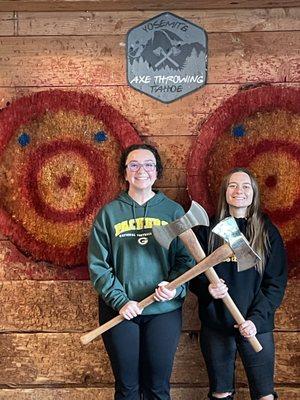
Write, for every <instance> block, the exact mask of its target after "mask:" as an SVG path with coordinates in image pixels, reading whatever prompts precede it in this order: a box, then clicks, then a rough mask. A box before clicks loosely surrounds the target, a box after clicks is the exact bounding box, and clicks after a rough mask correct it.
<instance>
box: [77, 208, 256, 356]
mask: <svg viewBox="0 0 300 400" xmlns="http://www.w3.org/2000/svg"><path fill="white" fill-rule="evenodd" d="M234 222H235V221H234ZM174 223H176V226H177V229H178V233H177V234H179V232H180V231H181V232H182V233H181V234H180V238H181V239H182V238H184V237H185V238H187V241H188V239H189V238H188V237H189V235H192V239H193V240H191V241H189V243H190V242H191V243H190V248H191V251H193V252H194V251H195V252H196V251H197V250H198V251H201V254H203V257H205V255H204V253H203V250H202V248H201V246H200V244H199V242H198V240H197V238H196V236H195V234H194V232H193V231H192V230H191V229H189V230H188V231H185V229H188V228H186V226H187V225H188V224H190V227H193V226H196V225H206V226H208V225H209V220H208V216H207V214H206V211H205V210H204V209H203V208H202V207H201V206H200V205H199V204H197V203H196V202H192V205H191V208H190V210H189V211H188V212H187V213H186V214H185V215H184V216H183V217H182V218H180V219H179V220H176V221H174ZM171 224H172V223H171ZM171 224H168V225H165V227H166V229H167V230H169V229H170V225H171ZM180 226H182V228H180ZM175 229H176V228H175ZM152 230H154V228H152ZM171 232H172V229H171V230H170V234H169V239H170V240H169V241H168V246H169V245H170V243H171V241H172V240H173V239H174V235H172V233H171ZM245 240H246V239H245ZM199 249H200V250H199ZM249 249H250V251H251V252H252V250H251V248H250V246H249ZM232 253H233V251H232V250H231V248H230V247H229V246H228V245H223V246H221V247H219V248H218V249H216V250H215V251H214V252H213V253H211V254H210V255H209V256H208V257H206V258H205V259H203V260H202V261H201V262H199V263H198V264H196V265H195V266H194V267H193V268H191V269H189V270H188V271H186V272H185V273H184V274H182V275H180V276H179V277H178V278H176V279H175V280H173V281H172V282H169V283H168V285H166V287H167V288H168V289H169V290H173V289H176V288H177V287H179V286H181V285H183V284H184V283H186V282H188V281H190V280H191V279H193V278H195V277H196V276H197V275H200V274H201V273H203V272H205V271H208V270H210V269H211V267H213V266H214V265H217V264H219V263H220V262H222V261H224V260H226V258H228V257H229V256H231V255H232ZM201 257H202V256H201ZM203 257H202V258H203ZM251 260H252V263H253V265H254V264H255V261H256V258H255V261H254V257H253V252H252V258H251ZM242 267H243V263H242ZM213 272H214V274H215V275H216V276H217V274H216V273H215V271H213ZM154 295H155V293H152V294H151V295H149V296H148V297H146V298H145V299H144V300H142V301H140V302H139V303H138V306H139V307H140V308H145V307H147V306H149V305H150V304H152V303H154V302H155V301H156V300H155V299H154ZM231 301H232V300H231ZM232 303H233V302H232ZM233 304H234V303H233ZM238 312H239V311H238ZM239 314H240V313H239ZM240 317H241V318H243V317H242V315H241V314H240ZM241 318H240V319H239V321H241ZM124 320H125V319H124V317H122V315H118V316H116V317H115V318H112V319H111V320H110V321H108V322H106V323H105V324H103V325H101V326H99V327H98V328H95V329H94V330H92V331H90V332H88V333H86V334H84V335H83V336H81V338H80V340H81V343H82V344H88V343H89V342H91V341H92V340H94V339H95V338H96V337H98V336H100V335H102V333H104V332H106V331H107V330H109V329H111V328H113V327H114V326H116V325H118V324H119V323H121V322H123V321H124ZM240 323H241V322H240ZM251 339H256V338H254V337H253V338H251ZM257 343H258V345H259V346H260V344H259V342H258V341H257ZM257 348H258V347H257Z"/></svg>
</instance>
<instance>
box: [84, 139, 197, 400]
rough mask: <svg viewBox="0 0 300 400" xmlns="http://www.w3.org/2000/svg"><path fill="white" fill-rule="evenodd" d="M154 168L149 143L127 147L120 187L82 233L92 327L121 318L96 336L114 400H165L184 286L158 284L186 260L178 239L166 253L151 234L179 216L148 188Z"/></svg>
mask: <svg viewBox="0 0 300 400" xmlns="http://www.w3.org/2000/svg"><path fill="white" fill-rule="evenodd" d="M162 170H163V167H162V163H161V159H160V156H159V154H158V152H157V150H156V149H155V148H154V147H153V146H150V145H147V144H137V145H132V146H130V147H128V148H127V149H126V150H125V151H124V152H123V154H122V157H121V160H120V173H121V175H122V177H124V178H125V180H126V181H127V183H128V190H127V191H126V192H124V193H121V194H120V196H119V197H118V198H117V199H116V200H114V201H112V202H111V203H109V204H107V205H106V206H105V207H103V208H102V209H101V210H100V212H99V214H98V216H97V217H96V220H95V222H94V225H93V228H92V232H91V236H90V242H89V270H90V276H91V280H92V282H93V285H94V287H95V288H96V290H97V292H98V293H99V308H100V324H103V323H105V322H107V321H108V320H110V319H112V318H113V317H115V316H116V315H118V314H120V315H122V316H123V317H124V318H125V321H123V322H122V323H121V324H119V325H117V326H115V327H114V328H112V329H110V330H109V331H107V332H105V333H104V334H103V340H104V345H105V348H106V350H107V353H108V355H109V358H110V362H111V366H112V370H113V373H114V377H115V397H114V398H115V399H116V400H118V399H130V400H138V399H144V400H146V399H147V400H152V399H153V400H154V399H161V400H167V399H170V383H169V381H170V375H171V371H172V365H173V359H174V355H175V351H176V348H177V344H178V340H179V337H180V332H181V306H182V303H183V300H184V297H185V295H186V287H185V286H181V287H179V288H177V289H176V290H168V289H167V288H166V287H165V285H166V284H167V283H168V281H172V280H173V279H175V278H176V277H178V276H179V275H181V274H182V273H184V272H185V271H186V270H187V269H188V268H189V267H190V266H191V264H192V260H191V258H190V257H189V255H188V254H187V252H186V250H185V248H184V246H183V244H182V243H181V242H180V240H179V239H177V240H174V242H173V243H172V244H171V247H170V249H169V250H166V249H164V248H162V247H161V246H160V245H159V244H158V243H157V242H156V241H155V239H154V237H153V235H152V229H151V228H152V226H153V225H163V224H167V223H169V222H171V221H174V220H175V219H177V218H180V217H181V216H182V215H183V214H184V211H183V209H182V207H181V206H180V205H179V204H177V203H175V202H174V201H172V200H170V199H169V198H167V197H166V196H165V195H164V194H163V193H161V192H159V191H156V190H154V189H153V184H154V182H155V181H156V179H157V178H160V177H161V175H162ZM153 292H155V299H156V302H155V303H153V304H151V305H150V306H149V307H147V308H145V309H144V310H142V309H140V308H139V306H138V302H139V301H141V300H142V299H144V298H145V297H147V296H148V295H150V294H151V293H153Z"/></svg>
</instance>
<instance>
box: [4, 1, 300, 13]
mask: <svg viewBox="0 0 300 400" xmlns="http://www.w3.org/2000/svg"><path fill="white" fill-rule="evenodd" d="M297 5H298V1H297V0H285V1H283V0H272V1H269V0H237V1H234V2H233V1H231V0H202V1H201V2H199V1H197V0H186V1H185V0H175V1H173V0H165V1H164V2H163V3H162V2H159V1H153V0H144V1H143V2H142V3H141V2H140V1H138V0H133V1H130V0H118V1H110V0H75V1H74V0H71V1H70V0H65V1H64V0H60V1H54V2H53V1H46V0H2V1H1V10H3V11H7V10H8V11H11V10H12V11H32V10H33V11H66V10H68V11H72V10H84V11H88V10H99V11H138V10H157V11H165V10H168V9H177V10H181V9H183V10H191V9H198V10H201V9H207V8H210V9H223V8H225V9H226V8H229V9H235V8H252V9H253V8H260V7H261V8H265V7H266V8H274V7H282V6H285V7H293V6H297Z"/></svg>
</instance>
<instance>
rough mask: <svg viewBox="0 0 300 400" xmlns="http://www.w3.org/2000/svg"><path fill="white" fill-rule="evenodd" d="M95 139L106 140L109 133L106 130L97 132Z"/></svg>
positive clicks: (97, 140) (98, 140)
mask: <svg viewBox="0 0 300 400" xmlns="http://www.w3.org/2000/svg"><path fill="white" fill-rule="evenodd" d="M94 139H95V140H96V142H105V140H107V134H106V133H105V132H104V131H100V132H97V133H95V135H94Z"/></svg>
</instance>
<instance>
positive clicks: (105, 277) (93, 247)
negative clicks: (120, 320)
mask: <svg viewBox="0 0 300 400" xmlns="http://www.w3.org/2000/svg"><path fill="white" fill-rule="evenodd" d="M183 214H184V210H183V208H182V207H181V206H180V205H179V204H177V203H176V202H174V201H172V200H170V199H169V198H167V197H166V196H165V195H164V194H163V193H161V192H157V193H156V194H155V196H154V197H152V198H151V199H150V200H149V201H147V203H145V204H143V205H142V206H141V205H139V204H138V203H136V202H135V201H134V200H133V199H132V198H131V197H130V196H129V195H128V194H127V193H122V194H121V195H120V196H119V197H118V198H117V199H116V200H114V201H112V202H111V203H109V204H107V205H106V206H105V207H103V208H102V209H101V210H100V212H99V214H98V215H97V217H96V220H95V222H94V225H93V228H92V231H91V235H90V241H89V251H88V257H89V271H90V277H91V280H92V282H93V285H94V287H95V288H96V290H97V292H98V293H99V295H100V296H101V297H102V299H103V300H104V301H105V302H106V303H107V304H108V305H109V306H110V307H112V308H113V309H115V310H120V308H121V307H123V306H124V304H126V303H127V302H128V301H129V300H135V301H141V300H142V299H144V298H145V297H147V296H148V295H149V294H151V293H153V292H154V290H155V288H156V287H157V284H158V283H159V282H161V281H172V280H173V279H175V278H177V277H178V276H179V275H181V274H183V273H184V272H185V271H187V270H188V269H189V267H191V266H192V259H191V258H190V256H189V255H188V253H187V251H186V250H185V248H184V245H183V244H182V242H181V241H180V239H179V238H177V239H175V240H174V241H173V242H172V244H171V246H170V249H169V250H166V249H164V248H163V247H161V246H160V244H159V243H157V242H156V240H155V238H154V237H153V235H152V226H153V225H164V224H167V223H169V222H171V221H174V220H175V219H177V218H180V217H181V216H182V215H183ZM185 295H186V286H185V285H183V286H181V287H179V288H177V290H176V297H175V298H174V299H173V300H170V301H166V302H155V303H153V304H151V305H150V306H148V307H146V308H145V309H144V311H143V314H160V313H165V312H169V311H173V310H175V309H177V308H179V307H180V306H181V305H182V302H183V299H184V297H185Z"/></svg>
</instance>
